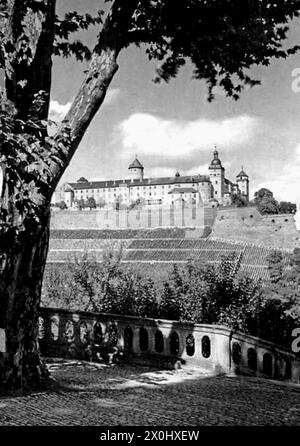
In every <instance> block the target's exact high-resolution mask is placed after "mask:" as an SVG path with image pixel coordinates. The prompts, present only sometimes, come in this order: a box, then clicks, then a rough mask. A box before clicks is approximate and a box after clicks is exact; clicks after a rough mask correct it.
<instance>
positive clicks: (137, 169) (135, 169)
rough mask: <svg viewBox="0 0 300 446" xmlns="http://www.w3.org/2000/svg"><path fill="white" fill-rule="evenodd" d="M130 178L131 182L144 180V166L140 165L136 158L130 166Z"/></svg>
mask: <svg viewBox="0 0 300 446" xmlns="http://www.w3.org/2000/svg"><path fill="white" fill-rule="evenodd" d="M128 170H129V172H130V173H129V177H130V179H131V180H140V181H143V179H144V166H143V165H142V164H141V163H140V161H139V160H138V159H137V157H136V158H135V160H134V161H133V162H132V163H131V164H130V165H129V167H128Z"/></svg>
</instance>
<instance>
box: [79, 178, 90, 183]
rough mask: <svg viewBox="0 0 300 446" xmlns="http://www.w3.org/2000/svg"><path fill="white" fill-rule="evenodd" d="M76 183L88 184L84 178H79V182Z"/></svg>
mask: <svg viewBox="0 0 300 446" xmlns="http://www.w3.org/2000/svg"><path fill="white" fill-rule="evenodd" d="M77 183H88V180H87V179H86V178H84V177H81V178H79V180H77Z"/></svg>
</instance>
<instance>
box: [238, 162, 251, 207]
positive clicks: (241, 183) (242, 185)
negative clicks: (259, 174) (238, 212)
mask: <svg viewBox="0 0 300 446" xmlns="http://www.w3.org/2000/svg"><path fill="white" fill-rule="evenodd" d="M236 182H237V184H238V187H239V189H240V191H241V194H242V195H243V196H244V197H245V198H246V199H247V201H249V177H248V175H247V174H246V173H245V172H244V168H243V166H242V170H241V172H240V173H239V174H238V175H237V176H236Z"/></svg>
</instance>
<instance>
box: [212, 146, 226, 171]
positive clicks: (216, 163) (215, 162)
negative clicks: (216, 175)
mask: <svg viewBox="0 0 300 446" xmlns="http://www.w3.org/2000/svg"><path fill="white" fill-rule="evenodd" d="M210 168H212V169H215V168H220V169H221V168H223V166H222V163H221V160H220V159H219V152H218V151H217V149H215V151H214V158H213V160H212V162H211V163H210Z"/></svg>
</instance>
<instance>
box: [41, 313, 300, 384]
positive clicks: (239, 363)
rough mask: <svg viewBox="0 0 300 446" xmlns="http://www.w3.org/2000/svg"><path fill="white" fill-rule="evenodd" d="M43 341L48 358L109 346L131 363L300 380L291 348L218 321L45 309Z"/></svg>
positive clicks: (95, 354) (91, 354)
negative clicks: (188, 321)
mask: <svg viewBox="0 0 300 446" xmlns="http://www.w3.org/2000/svg"><path fill="white" fill-rule="evenodd" d="M109 337H110V339H111V341H110V342H109V341H108V340H109ZM112 340H113V341H112ZM39 342H40V347H41V351H42V354H43V355H45V356H55V357H71V358H83V359H87V360H92V359H95V358H96V359H97V358H99V356H101V355H102V351H103V346H106V347H107V348H106V352H108V359H111V358H112V357H113V356H114V355H115V354H116V352H117V351H118V352H121V353H122V355H123V359H125V360H126V361H129V362H133V363H139V364H147V365H154V366H158V367H163V368H174V367H176V366H187V367H200V368H203V369H206V370H208V371H211V372H213V373H216V374H222V373H224V374H228V373H234V374H246V375H253V376H262V377H267V378H275V379H281V380H286V381H292V382H300V359H299V358H297V356H296V355H295V354H294V353H292V352H291V351H290V350H288V349H286V348H281V347H278V346H276V345H275V344H273V343H271V342H267V341H263V340H260V339H258V338H255V337H253V336H249V335H245V334H242V333H238V332H233V331H232V330H230V329H228V328H226V327H221V326H216V325H201V324H184V323H180V322H176V321H166V320H155V319H141V318H136V317H129V316H120V315H109V314H96V313H83V312H77V313H75V312H71V311H67V310H59V309H49V308H42V309H41V313H40V324H39Z"/></svg>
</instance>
